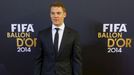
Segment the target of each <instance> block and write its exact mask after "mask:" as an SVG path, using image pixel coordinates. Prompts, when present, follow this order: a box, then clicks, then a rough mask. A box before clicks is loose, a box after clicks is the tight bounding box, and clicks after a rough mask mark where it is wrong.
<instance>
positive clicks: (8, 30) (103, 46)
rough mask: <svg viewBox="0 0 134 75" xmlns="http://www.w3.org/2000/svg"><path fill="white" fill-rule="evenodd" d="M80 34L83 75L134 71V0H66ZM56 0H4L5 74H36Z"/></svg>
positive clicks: (0, 21) (0, 60)
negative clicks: (41, 38) (40, 38)
mask: <svg viewBox="0 0 134 75" xmlns="http://www.w3.org/2000/svg"><path fill="white" fill-rule="evenodd" d="M61 1H62V2H63V3H64V4H65V6H66V8H67V17H66V19H65V24H66V25H67V26H70V27H72V28H74V29H75V30H77V31H78V32H79V33H80V41H81V46H82V58H83V59H82V63H83V74H84V75H134V65H133V64H134V58H133V57H134V47H133V39H134V34H133V32H134V29H133V27H134V26H133V24H134V21H133V20H134V14H133V13H134V10H133V9H134V5H133V3H134V1H133V0H77V1H76V0H61ZM52 2H54V0H0V75H33V66H34V65H33V63H34V60H33V52H34V48H35V47H36V40H37V39H36V34H37V33H38V31H39V30H42V29H44V28H47V27H48V26H51V20H50V17H49V4H51V3H52Z"/></svg>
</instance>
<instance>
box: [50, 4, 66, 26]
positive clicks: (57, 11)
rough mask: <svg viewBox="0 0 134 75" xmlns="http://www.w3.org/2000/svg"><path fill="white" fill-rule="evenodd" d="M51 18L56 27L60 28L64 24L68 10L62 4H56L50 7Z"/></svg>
mask: <svg viewBox="0 0 134 75" xmlns="http://www.w3.org/2000/svg"><path fill="white" fill-rule="evenodd" d="M50 17H51V20H52V23H53V24H54V25H56V26H60V25H61V24H63V22H64V18H65V17H66V9H65V7H64V5H63V4H62V3H61V2H55V3H53V4H51V5H50Z"/></svg>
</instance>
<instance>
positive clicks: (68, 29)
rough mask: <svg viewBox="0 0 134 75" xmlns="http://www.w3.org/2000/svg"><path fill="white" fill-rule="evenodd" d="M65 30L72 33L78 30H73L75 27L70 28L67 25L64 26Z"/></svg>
mask: <svg viewBox="0 0 134 75" xmlns="http://www.w3.org/2000/svg"><path fill="white" fill-rule="evenodd" d="M66 30H67V31H68V32H71V33H74V34H78V31H77V30H75V29H74V28H72V27H68V26H66Z"/></svg>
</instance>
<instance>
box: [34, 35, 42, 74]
mask: <svg viewBox="0 0 134 75" xmlns="http://www.w3.org/2000/svg"><path fill="white" fill-rule="evenodd" d="M34 61H35V63H34V75H41V67H42V43H41V39H40V36H39V34H38V36H37V45H36V48H35V51H34Z"/></svg>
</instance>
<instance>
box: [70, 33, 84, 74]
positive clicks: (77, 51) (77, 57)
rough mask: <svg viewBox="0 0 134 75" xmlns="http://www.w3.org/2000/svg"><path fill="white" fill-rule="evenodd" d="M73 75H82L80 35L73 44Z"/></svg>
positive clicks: (76, 35) (77, 35)
mask: <svg viewBox="0 0 134 75" xmlns="http://www.w3.org/2000/svg"><path fill="white" fill-rule="evenodd" d="M72 62H73V64H72V65H73V75H82V62H81V48H80V39H79V34H78V33H76V34H75V40H74V44H73V60H72Z"/></svg>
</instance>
